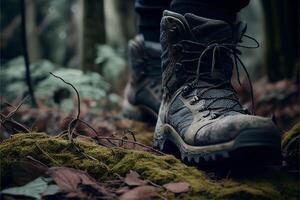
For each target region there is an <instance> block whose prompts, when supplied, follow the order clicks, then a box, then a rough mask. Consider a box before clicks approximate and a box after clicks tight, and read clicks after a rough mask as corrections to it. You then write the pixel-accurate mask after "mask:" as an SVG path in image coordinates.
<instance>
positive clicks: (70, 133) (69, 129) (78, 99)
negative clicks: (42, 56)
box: [50, 72, 80, 142]
mask: <svg viewBox="0 0 300 200" xmlns="http://www.w3.org/2000/svg"><path fill="white" fill-rule="evenodd" d="M50 74H51V75H52V76H54V77H55V78H57V79H60V80H61V81H62V82H64V83H65V84H67V85H69V86H71V87H72V88H73V89H74V91H75V92H76V96H77V116H76V119H73V120H72V121H71V122H70V123H69V126H68V132H69V140H70V141H71V142H73V133H74V130H75V129H76V126H77V122H78V120H79V117H80V96H79V92H78V90H77V89H76V88H75V86H74V85H73V84H72V83H69V82H67V81H65V80H64V79H63V78H61V77H59V76H57V75H55V74H53V73H52V72H50ZM73 123H74V126H73V127H71V125H73Z"/></svg>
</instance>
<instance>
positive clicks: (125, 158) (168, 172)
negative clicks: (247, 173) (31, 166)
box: [0, 133, 299, 200]
mask: <svg viewBox="0 0 300 200" xmlns="http://www.w3.org/2000/svg"><path fill="white" fill-rule="evenodd" d="M75 143H76V147H77V148H76V147H75V146H74V145H71V144H70V142H69V141H68V140H66V139H63V138H57V137H50V136H48V135H46V134H42V133H31V134H17V135H14V136H13V137H12V138H11V139H9V140H7V141H5V142H4V143H2V144H0V158H1V172H2V173H1V178H2V179H3V178H9V176H10V175H9V174H8V171H9V170H8V168H9V167H10V165H11V164H12V163H14V162H15V161H19V160H22V159H25V158H26V156H32V157H33V158H35V159H37V160H39V161H41V162H43V163H46V164H47V165H48V166H65V167H71V168H75V169H81V170H84V171H87V172H88V173H89V174H90V175H91V176H93V177H94V178H96V179H97V180H99V181H101V180H105V179H106V178H107V177H108V176H111V175H113V174H114V173H118V174H120V175H121V176H125V174H126V173H128V172H129V170H134V171H136V172H138V173H139V174H140V175H141V177H142V178H143V179H145V180H150V181H152V182H154V183H156V184H159V185H162V184H165V183H169V182H177V181H185V182H188V183H189V184H190V185H191V187H192V190H191V191H190V192H188V193H185V194H181V195H180V196H172V195H171V196H170V198H181V199H251V200H252V199H272V200H276V199H291V200H292V199H297V198H298V192H299V191H298V185H297V184H298V183H297V181H296V180H293V179H291V178H290V177H288V176H287V175H285V174H284V172H281V171H276V170H274V171H268V172H267V173H263V175H262V174H259V176H258V177H255V176H254V177H253V176H252V177H251V178H249V177H248V178H244V179H242V178H240V179H235V180H232V179H224V180H219V181H214V180H211V179H209V178H208V177H207V176H206V175H205V174H204V173H203V172H202V171H199V170H198V169H196V168H194V167H188V166H186V165H185V164H183V163H182V162H180V161H179V160H177V159H176V158H174V157H173V156H155V155H152V154H150V153H147V152H142V151H135V150H126V149H122V148H106V147H102V146H99V145H97V144H95V143H93V142H89V141H83V140H75Z"/></svg>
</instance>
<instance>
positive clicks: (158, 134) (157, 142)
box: [153, 117, 165, 151]
mask: <svg viewBox="0 0 300 200" xmlns="http://www.w3.org/2000/svg"><path fill="white" fill-rule="evenodd" d="M153 138H154V140H153V147H154V148H156V149H158V150H160V151H161V150H163V147H164V143H165V137H164V133H163V123H162V121H161V119H160V117H158V119H157V122H156V126H155V131H154V137H153Z"/></svg>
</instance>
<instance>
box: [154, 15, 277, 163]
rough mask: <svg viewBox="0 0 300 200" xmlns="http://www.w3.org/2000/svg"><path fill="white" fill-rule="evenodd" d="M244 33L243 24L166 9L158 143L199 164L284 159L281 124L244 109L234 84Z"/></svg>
mask: <svg viewBox="0 0 300 200" xmlns="http://www.w3.org/2000/svg"><path fill="white" fill-rule="evenodd" d="M245 31H246V24H244V23H242V22H237V23H233V24H228V23H226V22H224V21H220V20H212V19H206V18H202V17H198V16H196V15H193V14H189V13H188V14H185V15H184V16H182V15H180V14H177V13H173V12H170V11H165V12H164V16H163V18H162V22H161V45H162V68H163V69H162V70H163V74H162V86H163V100H162V104H161V107H160V111H159V115H158V122H157V125H156V128H155V135H154V147H156V148H159V149H160V150H164V149H165V150H166V149H169V150H170V148H171V146H173V150H174V148H175V147H174V145H175V146H176V147H177V149H178V150H179V151H180V154H181V159H182V160H186V161H189V162H196V163H199V162H200V163H206V164H207V162H216V161H224V160H226V159H233V160H234V161H237V160H239V159H241V160H247V161H250V162H258V163H260V162H263V163H264V164H266V163H272V164H273V163H274V162H275V163H277V162H278V161H280V137H281V136H280V135H281V134H280V132H279V131H278V129H277V127H276V126H275V125H274V123H273V122H272V120H271V119H268V118H263V117H258V116H254V115H250V113H249V112H248V111H247V110H245V109H243V107H242V106H241V104H240V103H239V100H238V97H237V94H236V91H235V90H234V88H233V87H232V85H231V77H232V70H233V66H234V64H237V62H238V61H240V59H239V57H238V54H240V51H239V50H237V49H236V47H242V46H241V45H238V43H239V42H241V39H242V37H243V36H245V35H244V33H245ZM245 37H249V36H245ZM240 62H241V61H240ZM239 64H242V63H239ZM237 69H238V68H237ZM244 69H245V68H244ZM177 152H178V151H177ZM252 159H253V160H252ZM239 161H240V160H239ZM230 162H231V161H230Z"/></svg>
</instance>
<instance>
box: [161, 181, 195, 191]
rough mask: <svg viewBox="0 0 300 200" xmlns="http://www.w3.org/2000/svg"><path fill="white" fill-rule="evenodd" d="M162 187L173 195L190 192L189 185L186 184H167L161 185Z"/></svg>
mask: <svg viewBox="0 0 300 200" xmlns="http://www.w3.org/2000/svg"><path fill="white" fill-rule="evenodd" d="M163 187H164V188H165V189H166V190H168V191H170V192H173V193H183V192H188V191H189V190H190V184H188V183H186V182H178V183H168V184H165V185H163Z"/></svg>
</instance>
